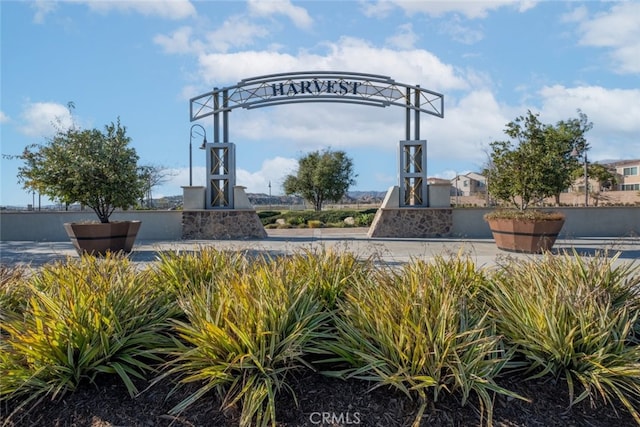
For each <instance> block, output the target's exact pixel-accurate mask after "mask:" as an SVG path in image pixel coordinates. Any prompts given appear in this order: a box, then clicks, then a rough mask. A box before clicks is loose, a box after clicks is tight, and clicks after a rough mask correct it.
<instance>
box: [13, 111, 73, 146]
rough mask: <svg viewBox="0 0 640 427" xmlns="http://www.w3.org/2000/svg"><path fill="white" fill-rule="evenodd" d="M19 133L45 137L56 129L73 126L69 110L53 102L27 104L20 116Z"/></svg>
mask: <svg viewBox="0 0 640 427" xmlns="http://www.w3.org/2000/svg"><path fill="white" fill-rule="evenodd" d="M20 118H21V125H20V126H19V130H20V132H22V133H23V134H25V135H27V136H33V137H46V136H50V135H52V134H54V133H55V132H56V130H57V129H58V128H62V129H65V128H68V127H69V126H71V125H72V124H73V118H72V117H71V113H70V112H69V109H68V108H67V107H66V106H65V105H62V104H57V103H55V102H34V103H30V104H28V105H27V106H26V107H25V109H24V110H23V111H22V114H21V115H20Z"/></svg>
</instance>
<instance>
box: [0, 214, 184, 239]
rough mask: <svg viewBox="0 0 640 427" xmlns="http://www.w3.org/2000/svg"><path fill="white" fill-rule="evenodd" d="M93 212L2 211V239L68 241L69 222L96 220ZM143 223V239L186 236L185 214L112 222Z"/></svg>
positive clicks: (129, 216)
mask: <svg viewBox="0 0 640 427" xmlns="http://www.w3.org/2000/svg"><path fill="white" fill-rule="evenodd" d="M95 220H96V215H95V214H94V213H93V211H85V212H6V211H5V212H2V213H0V240H3V241H48V242H64V241H68V240H69V237H67V233H66V232H65V231H64V225H63V224H64V223H65V222H81V221H95ZM119 220H121V221H122V220H140V221H142V226H141V227H140V231H139V232H138V239H140V240H179V239H180V238H181V236H182V211H126V212H114V214H113V215H111V221H119Z"/></svg>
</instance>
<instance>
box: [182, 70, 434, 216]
mask: <svg viewBox="0 0 640 427" xmlns="http://www.w3.org/2000/svg"><path fill="white" fill-rule="evenodd" d="M305 102H340V103H347V104H359V105H368V106H374V107H389V106H392V105H395V106H398V107H402V108H404V109H405V110H406V120H405V135H406V138H405V141H401V146H400V151H401V158H402V159H404V160H402V161H401V165H400V189H401V196H402V197H401V202H400V204H401V205H404V206H429V200H428V188H427V184H426V182H427V171H426V141H424V140H420V113H426V114H430V115H433V116H436V117H440V118H443V117H444V95H442V94H440V93H437V92H433V91H430V90H426V89H423V88H421V87H420V86H419V85H408V84H404V83H398V82H396V81H395V80H393V79H392V78H390V77H388V76H382V75H378V74H367V73H354V72H344V71H302V72H293V73H278V74H268V75H264V76H258V77H251V78H248V79H243V80H241V81H240V82H238V84H236V85H233V86H227V87H224V88H221V89H220V88H214V89H213V91H211V92H207V93H204V94H202V95H198V96H196V97H194V98H191V99H190V100H189V113H190V118H191V121H192V122H193V121H196V120H200V119H203V118H205V117H209V116H213V143H209V144H207V167H208V169H209V171H208V172H207V193H206V194H207V203H206V208H207V209H211V208H214V207H216V208H233V188H232V187H233V186H234V185H235V154H234V153H235V146H234V144H233V143H230V142H229V112H230V111H232V110H234V109H236V108H245V109H253V108H262V107H271V106H276V105H283V104H295V103H305ZM411 112H413V115H414V118H413V129H414V130H413V137H412V135H411ZM220 113H222V141H221V140H220ZM221 162H222V164H221ZM407 162H408V163H407ZM214 165H216V166H215V168H214ZM220 168H222V169H223V170H224V171H225V172H224V173H221V172H219V170H221V169H220ZM213 169H216V170H213Z"/></svg>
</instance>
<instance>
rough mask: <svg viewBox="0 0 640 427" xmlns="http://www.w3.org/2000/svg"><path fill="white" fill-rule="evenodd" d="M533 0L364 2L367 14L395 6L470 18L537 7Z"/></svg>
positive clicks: (385, 12)
mask: <svg viewBox="0 0 640 427" xmlns="http://www.w3.org/2000/svg"><path fill="white" fill-rule="evenodd" d="M536 4H537V1H533V0H522V1H518V0H491V1H482V0H475V1H469V0H448V1H415V0H379V1H378V2H376V3H372V4H369V3H368V2H367V3H364V5H363V11H364V13H365V15H367V16H376V17H384V16H387V15H388V14H389V13H390V12H391V11H392V10H393V9H394V8H395V7H397V8H400V9H402V10H403V11H404V12H405V13H407V14H409V15H413V14H418V13H423V14H427V15H430V16H434V17H440V16H442V15H445V14H448V13H459V14H461V15H464V16H466V17H467V18H469V19H478V18H485V17H486V16H487V15H488V14H489V12H491V11H493V10H496V9H499V8H501V7H513V8H516V9H517V10H518V12H525V11H527V10H529V9H531V8H533V7H535V6H536Z"/></svg>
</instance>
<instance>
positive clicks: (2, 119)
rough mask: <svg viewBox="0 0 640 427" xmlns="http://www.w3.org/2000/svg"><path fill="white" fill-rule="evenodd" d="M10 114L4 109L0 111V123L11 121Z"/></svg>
mask: <svg viewBox="0 0 640 427" xmlns="http://www.w3.org/2000/svg"><path fill="white" fill-rule="evenodd" d="M9 120H10V119H9V116H7V115H6V114H5V113H4V112H3V111H0V123H9Z"/></svg>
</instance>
